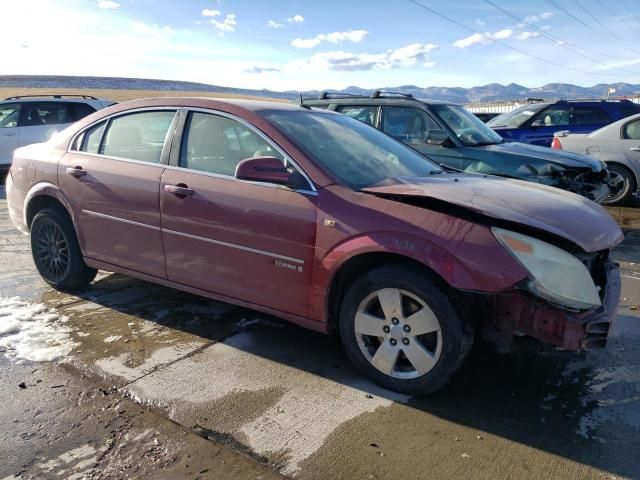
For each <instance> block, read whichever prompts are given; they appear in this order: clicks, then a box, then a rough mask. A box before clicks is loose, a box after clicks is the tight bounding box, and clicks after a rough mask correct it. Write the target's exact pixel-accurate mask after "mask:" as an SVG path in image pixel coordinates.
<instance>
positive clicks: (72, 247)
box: [31, 208, 98, 290]
mask: <svg viewBox="0 0 640 480" xmlns="http://www.w3.org/2000/svg"><path fill="white" fill-rule="evenodd" d="M31 253H32V255H33V261H34V263H35V264H36V268H37V269H38V272H39V273H40V275H41V276H42V278H43V279H44V280H45V281H46V282H47V283H48V284H49V285H51V286H52V287H54V288H56V289H58V290H77V289H80V288H83V287H85V286H87V285H88V284H89V283H91V281H92V280H93V279H94V278H95V276H96V274H97V273H98V271H97V270H96V269H94V268H90V267H88V266H87V265H86V264H85V263H84V260H83V259H82V252H81V251H80V247H79V245H78V240H77V238H76V234H75V231H74V229H73V224H72V223H71V220H70V219H69V217H68V215H67V214H66V212H62V211H61V210H60V209H58V208H45V209H42V210H41V211H40V212H38V213H37V214H36V216H35V217H34V218H33V222H31Z"/></svg>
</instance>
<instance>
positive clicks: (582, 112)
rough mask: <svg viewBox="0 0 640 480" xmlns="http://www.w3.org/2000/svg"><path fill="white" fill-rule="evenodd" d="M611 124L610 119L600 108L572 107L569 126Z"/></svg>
mask: <svg viewBox="0 0 640 480" xmlns="http://www.w3.org/2000/svg"><path fill="white" fill-rule="evenodd" d="M603 123H611V117H610V116H609V114H608V113H607V112H606V111H605V109H604V108H602V107H595V106H594V107H587V106H585V107H573V108H572V109H571V125H600V124H603Z"/></svg>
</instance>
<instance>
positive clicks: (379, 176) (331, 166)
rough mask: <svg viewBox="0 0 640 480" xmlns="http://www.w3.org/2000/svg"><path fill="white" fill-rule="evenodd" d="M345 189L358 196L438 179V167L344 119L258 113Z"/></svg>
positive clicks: (389, 140) (359, 124) (357, 123)
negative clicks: (386, 184) (388, 183)
mask: <svg viewBox="0 0 640 480" xmlns="http://www.w3.org/2000/svg"><path fill="white" fill-rule="evenodd" d="M259 113H260V114H261V115H262V116H263V117H265V118H266V119H267V120H268V121H270V122H271V123H272V124H274V125H275V126H276V127H277V128H278V129H279V130H280V131H282V132H283V133H284V134H285V135H286V136H287V137H288V138H290V139H291V140H292V141H293V142H294V143H295V144H296V146H298V148H300V149H301V150H303V151H304V152H305V153H307V155H309V157H311V158H312V159H313V160H315V161H316V162H317V164H318V165H319V166H320V167H321V168H323V169H324V170H326V171H328V172H329V173H331V174H332V175H333V176H334V177H336V179H337V180H339V181H340V182H341V183H343V184H345V185H347V186H348V187H350V188H352V189H354V190H359V189H361V188H364V187H369V186H372V185H376V184H378V183H380V182H382V181H383V180H385V179H387V178H392V177H405V176H412V177H413V176H425V175H430V174H432V173H440V172H441V171H442V170H441V169H440V167H438V166H437V165H436V164H434V163H432V162H431V161H429V160H427V159H426V158H425V157H423V156H421V155H419V154H418V153H416V152H415V151H414V150H412V149H411V148H409V147H407V146H405V145H404V144H403V143H400V142H398V141H396V140H394V139H393V138H391V137H389V136H388V135H386V134H384V133H382V132H380V131H379V130H376V129H375V128H373V127H370V126H369V125H367V124H365V123H362V122H360V121H358V120H355V119H353V118H351V117H348V116H346V115H335V114H327V113H320V112H311V111H309V112H292V111H265V112H259Z"/></svg>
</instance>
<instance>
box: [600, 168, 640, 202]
mask: <svg viewBox="0 0 640 480" xmlns="http://www.w3.org/2000/svg"><path fill="white" fill-rule="evenodd" d="M607 168H608V169H609V171H610V172H613V173H617V174H618V175H620V176H621V177H623V179H624V185H623V187H622V190H621V191H620V192H618V193H616V194H615V195H614V196H610V197H607V198H606V200H605V201H604V202H602V203H603V204H604V205H631V204H632V203H633V194H634V193H635V191H636V189H637V188H638V184H637V182H636V177H635V175H634V174H633V172H632V171H631V170H629V169H628V168H627V167H625V166H624V165H619V164H617V163H610V164H608V165H607Z"/></svg>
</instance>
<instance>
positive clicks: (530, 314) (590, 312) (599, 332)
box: [478, 251, 621, 352]
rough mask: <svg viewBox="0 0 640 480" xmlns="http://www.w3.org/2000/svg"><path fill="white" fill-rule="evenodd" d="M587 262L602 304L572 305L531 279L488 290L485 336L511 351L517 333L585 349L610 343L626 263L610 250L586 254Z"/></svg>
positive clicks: (568, 347) (485, 303)
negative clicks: (554, 299)
mask: <svg viewBox="0 0 640 480" xmlns="http://www.w3.org/2000/svg"><path fill="white" fill-rule="evenodd" d="M582 258H584V260H583V261H584V263H585V265H586V266H587V268H588V269H589V271H590V274H591V278H592V279H593V281H594V283H595V284H596V286H597V287H598V293H599V296H600V299H601V305H600V306H597V307H592V308H589V309H571V308H568V307H565V306H561V305H555V304H553V303H551V302H548V301H545V300H543V299H541V298H539V297H537V296H536V295H534V294H533V293H532V292H530V291H529V290H528V289H527V287H526V285H524V284H523V285H519V286H518V287H517V288H515V289H513V290H512V291H509V292H503V293H498V294H491V295H482V297H484V298H482V299H480V298H478V300H479V301H480V302H481V304H483V305H484V310H485V311H484V315H483V316H484V318H483V322H482V327H481V332H482V336H483V337H484V338H485V339H486V340H488V341H490V342H491V343H493V344H495V345H496V348H497V349H498V350H499V351H502V352H507V351H509V350H510V348H511V344H512V342H513V339H514V337H518V336H529V337H533V338H536V339H538V340H540V341H542V342H544V343H546V344H549V345H552V346H554V347H556V348H559V349H563V350H569V351H574V352H575V351H580V350H595V349H601V348H604V347H605V346H606V344H607V338H608V335H609V331H610V329H611V326H612V324H613V321H614V320H615V317H616V309H617V306H618V301H619V299H620V291H621V281H620V269H619V267H618V265H617V264H616V263H614V262H613V261H611V259H610V258H609V252H608V251H604V252H598V253H595V254H583V255H582Z"/></svg>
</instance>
